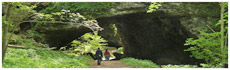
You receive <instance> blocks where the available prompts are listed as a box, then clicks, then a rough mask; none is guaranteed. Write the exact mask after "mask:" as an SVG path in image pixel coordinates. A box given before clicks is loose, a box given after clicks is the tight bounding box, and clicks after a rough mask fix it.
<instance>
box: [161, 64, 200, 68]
mask: <svg viewBox="0 0 230 70" xmlns="http://www.w3.org/2000/svg"><path fill="white" fill-rule="evenodd" d="M161 67H162V68H198V66H197V65H171V64H169V65H161Z"/></svg>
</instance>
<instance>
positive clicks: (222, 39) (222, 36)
mask: <svg viewBox="0 0 230 70" xmlns="http://www.w3.org/2000/svg"><path fill="white" fill-rule="evenodd" d="M224 4H225V2H220V7H221V13H220V20H221V53H222V55H225V54H224V50H225V48H224V18H223V16H224ZM222 63H225V57H224V56H223V57H222Z"/></svg>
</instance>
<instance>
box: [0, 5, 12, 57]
mask: <svg viewBox="0 0 230 70" xmlns="http://www.w3.org/2000/svg"><path fill="white" fill-rule="evenodd" d="M12 8H13V6H12V5H11V4H10V3H8V4H7V11H6V15H5V21H6V22H7V23H8V24H9V21H10V13H11V9H12ZM8 24H6V23H5V24H3V27H2V28H3V36H2V61H3V60H4V57H5V53H6V50H7V44H8V43H7V33H8V27H9V25H8Z"/></svg>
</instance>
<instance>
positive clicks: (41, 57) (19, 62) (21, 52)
mask: <svg viewBox="0 0 230 70" xmlns="http://www.w3.org/2000/svg"><path fill="white" fill-rule="evenodd" d="M85 59H88V60H92V58H91V57H89V56H78V57H76V56H69V55H66V54H65V53H63V52H62V51H53V50H48V49H36V50H35V49H14V48H8V49H7V53H6V57H5V59H4V62H3V64H2V66H3V68H87V67H88V66H90V63H89V62H88V61H87V60H85Z"/></svg>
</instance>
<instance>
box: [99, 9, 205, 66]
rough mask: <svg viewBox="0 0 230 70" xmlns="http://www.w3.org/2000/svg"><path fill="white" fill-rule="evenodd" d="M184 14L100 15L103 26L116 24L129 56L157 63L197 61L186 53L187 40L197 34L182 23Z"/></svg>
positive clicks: (198, 61)
mask: <svg viewBox="0 0 230 70" xmlns="http://www.w3.org/2000/svg"><path fill="white" fill-rule="evenodd" d="M180 18H181V17H180V16H170V15H167V14H164V13H163V12H155V13H153V14H147V13H145V12H139V13H134V14H126V15H118V16H113V17H104V18H98V19H97V21H98V22H99V25H103V24H107V25H108V24H116V27H117V29H118V34H119V38H121V42H122V44H121V46H123V47H124V53H125V56H126V57H134V58H138V59H149V60H152V61H153V62H156V63H157V64H197V63H200V62H202V61H201V60H196V59H194V58H190V57H189V55H190V54H191V53H189V52H185V51H184V49H186V48H189V47H186V46H184V43H185V40H186V39H187V38H189V37H195V36H194V35H192V34H191V33H189V31H187V30H186V29H185V28H184V26H182V25H181V24H180ZM105 39H106V38H105Z"/></svg>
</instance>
